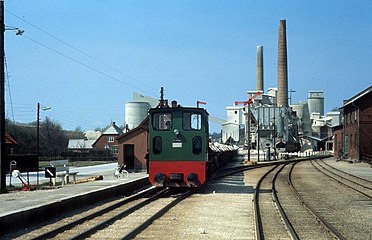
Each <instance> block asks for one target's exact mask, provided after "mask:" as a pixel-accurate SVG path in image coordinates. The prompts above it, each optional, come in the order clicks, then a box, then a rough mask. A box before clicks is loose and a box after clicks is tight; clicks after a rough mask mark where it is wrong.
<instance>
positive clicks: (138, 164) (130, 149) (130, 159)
mask: <svg viewBox="0 0 372 240" xmlns="http://www.w3.org/2000/svg"><path fill="white" fill-rule="evenodd" d="M148 124H149V118H148V117H146V118H145V119H144V120H143V121H142V122H141V123H140V125H139V126H138V127H136V128H134V129H132V130H130V131H129V132H127V133H125V134H124V135H121V136H119V137H117V138H116V140H117V142H118V163H119V164H120V165H122V164H125V165H126V169H131V170H134V171H142V170H146V169H147V165H146V163H147V159H146V158H147V157H146V155H147V152H148V132H149V131H148Z"/></svg>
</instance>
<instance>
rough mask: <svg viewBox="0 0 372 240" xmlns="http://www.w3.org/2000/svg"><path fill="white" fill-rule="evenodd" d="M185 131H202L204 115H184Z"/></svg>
mask: <svg viewBox="0 0 372 240" xmlns="http://www.w3.org/2000/svg"><path fill="white" fill-rule="evenodd" d="M182 125H183V129H184V130H200V129H201V128H202V115H201V114H199V113H192V112H190V113H184V114H183V121H182Z"/></svg>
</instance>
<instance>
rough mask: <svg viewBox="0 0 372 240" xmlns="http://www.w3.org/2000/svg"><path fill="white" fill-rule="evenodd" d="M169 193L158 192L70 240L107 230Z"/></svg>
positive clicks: (164, 190)
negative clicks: (113, 224) (119, 220)
mask: <svg viewBox="0 0 372 240" xmlns="http://www.w3.org/2000/svg"><path fill="white" fill-rule="evenodd" d="M167 191H169V189H168V188H164V189H162V190H161V191H159V192H157V193H156V194H155V195H154V196H151V197H150V198H148V199H146V200H145V201H143V202H140V203H138V204H136V205H134V206H133V207H130V208H128V209H126V210H125V211H123V212H120V213H118V214H116V215H115V216H113V217H110V218H108V219H106V220H105V221H102V222H100V223H98V224H97V225H95V226H93V227H91V228H89V229H87V230H86V231H83V232H81V233H79V234H77V235H75V236H73V237H71V238H70V239H86V238H87V237H89V236H91V235H92V234H94V233H95V232H97V231H98V230H101V229H103V228H105V227H106V226H107V225H110V224H112V223H113V222H115V221H116V220H118V219H121V218H123V217H125V216H128V215H129V214H131V213H133V212H134V211H136V210H138V209H140V208H142V207H143V206H146V205H148V204H150V203H152V202H153V201H154V200H156V199H158V198H159V197H160V196H161V195H163V194H164V193H165V192H167Z"/></svg>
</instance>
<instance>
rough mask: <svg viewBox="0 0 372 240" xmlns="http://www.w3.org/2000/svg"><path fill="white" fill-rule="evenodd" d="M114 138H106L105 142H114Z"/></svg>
mask: <svg viewBox="0 0 372 240" xmlns="http://www.w3.org/2000/svg"><path fill="white" fill-rule="evenodd" d="M114 141H115V138H114V137H113V136H108V137H107V142H114Z"/></svg>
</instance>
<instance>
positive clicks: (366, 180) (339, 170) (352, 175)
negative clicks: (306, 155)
mask: <svg viewBox="0 0 372 240" xmlns="http://www.w3.org/2000/svg"><path fill="white" fill-rule="evenodd" d="M316 162H318V161H316ZM321 162H322V163H324V165H326V166H328V167H329V168H331V169H333V170H335V171H337V172H341V173H343V174H346V175H348V176H350V177H353V178H356V179H358V180H360V181H364V182H366V183H369V184H372V181H370V180H368V179H365V178H362V177H359V176H356V175H354V174H351V173H348V172H345V171H343V170H341V169H338V168H335V167H333V166H331V165H329V164H328V163H326V162H325V161H324V160H323V159H321ZM318 164H319V163H318ZM319 165H320V164H319ZM323 168H324V167H323ZM328 171H329V170H328ZM333 174H335V175H337V176H340V175H339V174H336V173H333ZM340 177H342V176H340ZM357 184H359V185H360V186H362V187H364V188H367V189H369V190H372V187H368V186H365V185H363V184H360V183H357Z"/></svg>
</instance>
